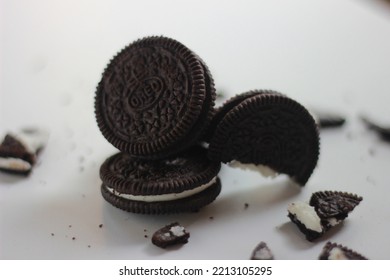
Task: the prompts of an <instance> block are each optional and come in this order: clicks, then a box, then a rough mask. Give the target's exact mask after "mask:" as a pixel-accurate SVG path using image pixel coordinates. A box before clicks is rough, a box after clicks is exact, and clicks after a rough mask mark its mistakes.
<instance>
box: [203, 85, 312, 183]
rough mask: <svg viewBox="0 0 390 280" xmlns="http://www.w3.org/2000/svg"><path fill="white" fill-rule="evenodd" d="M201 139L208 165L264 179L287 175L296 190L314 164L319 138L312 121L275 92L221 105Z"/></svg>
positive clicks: (251, 94) (298, 106)
mask: <svg viewBox="0 0 390 280" xmlns="http://www.w3.org/2000/svg"><path fill="white" fill-rule="evenodd" d="M210 131H212V132H210ZM207 135H208V136H209V153H208V156H209V158H210V159H211V160H213V161H221V162H224V163H229V164H230V165H231V166H233V167H239V168H243V169H253V170H256V171H259V172H261V173H262V174H263V175H265V176H276V175H277V174H279V173H283V174H287V175H289V176H290V178H292V179H293V180H294V181H295V182H296V183H298V184H299V185H301V186H304V185H305V184H306V183H307V181H308V179H309V178H310V176H311V174H312V172H313V170H314V168H315V167H316V165H317V161H318V156H319V134H318V128H317V125H316V123H315V121H314V119H313V117H312V116H311V114H310V113H309V112H308V111H307V110H306V108H304V107H303V106H302V105H301V104H299V103H298V102H296V101H294V100H292V99H290V98H288V97H286V96H284V95H282V94H280V93H278V92H275V91H268V90H257V91H251V92H248V93H244V94H241V95H238V96H236V97H234V98H233V99H231V100H229V101H227V102H226V103H225V104H224V105H223V106H222V107H221V108H219V109H218V111H217V113H216V114H215V115H214V118H213V120H212V122H211V125H210V128H209V130H208V133H207Z"/></svg>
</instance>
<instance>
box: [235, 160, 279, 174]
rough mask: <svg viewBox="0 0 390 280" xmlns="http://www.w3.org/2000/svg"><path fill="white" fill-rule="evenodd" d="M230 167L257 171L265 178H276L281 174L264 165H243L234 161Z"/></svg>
mask: <svg viewBox="0 0 390 280" xmlns="http://www.w3.org/2000/svg"><path fill="white" fill-rule="evenodd" d="M229 166H231V167H233V168H240V169H242V170H251V171H256V172H259V173H260V174H261V175H263V176H264V177H270V178H275V177H276V176H278V175H279V173H278V172H276V171H275V170H273V169H272V168H271V167H269V166H266V165H262V164H253V163H241V162H239V161H237V160H233V161H231V162H229Z"/></svg>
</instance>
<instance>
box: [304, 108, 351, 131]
mask: <svg viewBox="0 0 390 280" xmlns="http://www.w3.org/2000/svg"><path fill="white" fill-rule="evenodd" d="M310 112H311V113H312V114H313V117H314V118H315V119H316V122H317V124H318V126H319V128H333V127H341V126H343V125H344V123H345V117H344V116H342V115H341V114H339V113H336V112H331V111H322V110H317V109H310Z"/></svg>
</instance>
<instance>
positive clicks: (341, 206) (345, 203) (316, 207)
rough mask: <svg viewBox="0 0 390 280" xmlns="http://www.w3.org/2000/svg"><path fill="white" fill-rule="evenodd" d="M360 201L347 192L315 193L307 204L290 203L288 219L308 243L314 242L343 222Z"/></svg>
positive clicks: (356, 196) (360, 198)
mask: <svg viewBox="0 0 390 280" xmlns="http://www.w3.org/2000/svg"><path fill="white" fill-rule="evenodd" d="M362 200H363V198H362V197H361V196H358V195H356V194H351V193H347V192H339V191H321V192H315V193H313V194H312V196H311V198H310V202H309V203H305V202H294V203H291V204H290V205H289V206H288V209H287V210H288V217H289V218H290V219H291V221H292V222H293V223H294V224H296V225H297V227H298V228H299V230H300V231H301V232H302V233H303V234H304V235H305V237H306V239H307V240H308V241H314V240H315V239H318V238H319V237H321V236H323V235H324V233H325V232H327V231H328V230H330V229H331V228H333V227H335V226H336V225H338V224H340V223H341V222H342V221H343V220H345V219H346V218H347V217H348V214H349V213H351V212H352V211H353V210H354V209H355V207H356V206H357V205H359V203H360V202H361V201H362Z"/></svg>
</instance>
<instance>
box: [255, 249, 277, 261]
mask: <svg viewBox="0 0 390 280" xmlns="http://www.w3.org/2000/svg"><path fill="white" fill-rule="evenodd" d="M253 258H254V259H256V260H272V259H273V258H274V256H273V255H272V253H271V251H270V250H269V249H268V248H261V249H260V250H257V251H256V252H255V254H254V255H253Z"/></svg>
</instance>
